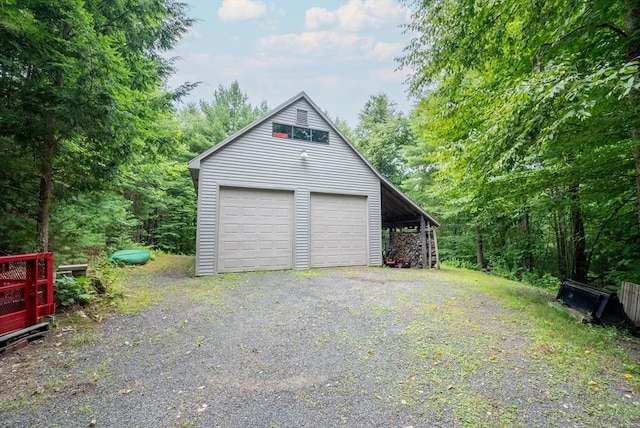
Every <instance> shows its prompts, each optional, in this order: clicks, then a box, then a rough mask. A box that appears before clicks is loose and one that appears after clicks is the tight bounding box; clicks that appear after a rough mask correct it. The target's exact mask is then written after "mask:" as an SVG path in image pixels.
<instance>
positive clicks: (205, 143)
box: [177, 81, 268, 160]
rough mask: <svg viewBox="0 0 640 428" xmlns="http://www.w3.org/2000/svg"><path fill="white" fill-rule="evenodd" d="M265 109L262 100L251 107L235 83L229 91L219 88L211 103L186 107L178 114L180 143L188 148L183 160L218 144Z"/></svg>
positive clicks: (203, 102) (244, 94)
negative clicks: (180, 134) (180, 133)
mask: <svg viewBox="0 0 640 428" xmlns="http://www.w3.org/2000/svg"><path fill="white" fill-rule="evenodd" d="M267 110H268V106H267V103H266V102H265V101H263V102H262V103H260V105H258V106H252V105H251V104H250V103H249V102H248V97H247V94H246V93H244V92H242V90H241V89H240V85H239V84H238V82H237V81H236V82H233V83H232V84H231V85H230V86H229V88H225V87H224V86H223V85H219V86H218V89H216V91H215V92H214V93H213V100H212V101H211V102H207V101H205V100H200V103H199V105H195V104H189V105H187V106H186V107H185V108H184V109H182V110H180V111H179V112H178V115H177V119H178V122H179V124H180V129H181V130H182V141H183V143H184V144H185V145H186V147H188V149H189V152H188V154H187V156H188V157H187V158H186V159H184V160H188V159H190V158H191V157H195V156H197V155H199V154H200V153H202V152H204V151H205V150H207V149H208V148H210V147H211V146H213V145H215V144H218V143H219V142H221V141H222V140H224V139H225V138H227V137H228V136H230V135H231V134H233V133H234V132H236V131H239V130H240V129H242V128H243V127H245V126H246V125H248V124H249V123H251V122H252V121H253V120H255V119H257V118H258V117H260V116H262V115H263V114H264V113H266V112H267Z"/></svg>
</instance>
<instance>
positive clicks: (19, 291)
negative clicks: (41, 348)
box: [0, 253, 55, 334]
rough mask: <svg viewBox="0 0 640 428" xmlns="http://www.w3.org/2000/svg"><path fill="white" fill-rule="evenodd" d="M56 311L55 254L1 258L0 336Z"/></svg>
mask: <svg viewBox="0 0 640 428" xmlns="http://www.w3.org/2000/svg"><path fill="white" fill-rule="evenodd" d="M54 312H55V303H54V302H53V253H39V254H22V255H19V256H6V257H0V334H4V333H7V332H10V331H14V330H18V329H21V328H25V327H30V326H32V325H36V324H38V323H39V322H40V321H41V319H42V317H44V316H45V315H53V313H54Z"/></svg>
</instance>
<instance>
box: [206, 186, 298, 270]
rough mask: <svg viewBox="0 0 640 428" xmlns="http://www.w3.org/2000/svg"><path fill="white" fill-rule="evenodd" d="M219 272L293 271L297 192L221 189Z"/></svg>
mask: <svg viewBox="0 0 640 428" xmlns="http://www.w3.org/2000/svg"><path fill="white" fill-rule="evenodd" d="M219 226H220V227H219V230H220V233H219V235H218V272H243V271H253V270H272V269H290V268H292V267H293V266H292V260H293V192H284V191H275V190H257V189H239V188H231V187H228V188H224V187H223V188H221V189H220V220H219Z"/></svg>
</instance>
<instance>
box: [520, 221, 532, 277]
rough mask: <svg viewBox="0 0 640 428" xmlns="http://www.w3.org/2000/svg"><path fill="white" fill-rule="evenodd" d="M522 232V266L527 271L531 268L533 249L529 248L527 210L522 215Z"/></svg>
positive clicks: (529, 234) (529, 235) (529, 232)
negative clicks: (523, 246)
mask: <svg viewBox="0 0 640 428" xmlns="http://www.w3.org/2000/svg"><path fill="white" fill-rule="evenodd" d="M522 232H523V233H524V239H525V241H524V245H525V248H524V260H523V263H524V268H525V269H526V270H528V271H531V270H532V269H533V249H532V248H531V247H532V246H533V245H532V242H531V241H532V239H531V228H530V227H529V212H528V210H527V212H525V214H524V217H523V218H522Z"/></svg>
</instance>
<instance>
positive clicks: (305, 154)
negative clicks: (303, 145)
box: [300, 150, 309, 161]
mask: <svg viewBox="0 0 640 428" xmlns="http://www.w3.org/2000/svg"><path fill="white" fill-rule="evenodd" d="M308 157H309V155H308V154H307V151H306V150H303V151H302V152H300V159H302V160H303V161H306V160H307V158H308Z"/></svg>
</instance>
